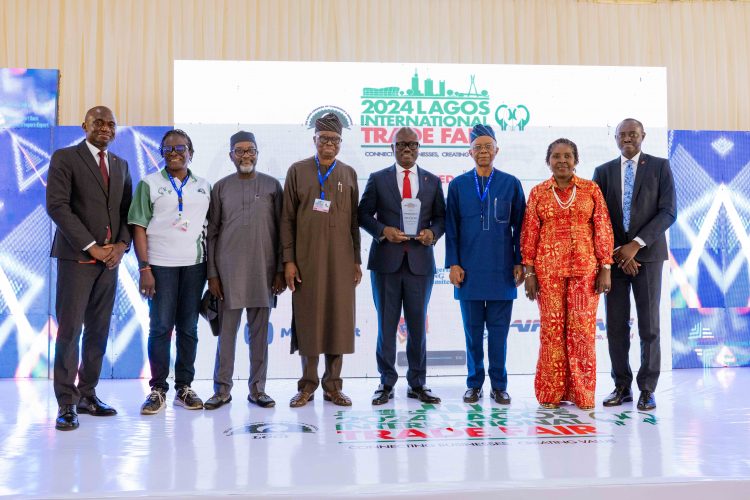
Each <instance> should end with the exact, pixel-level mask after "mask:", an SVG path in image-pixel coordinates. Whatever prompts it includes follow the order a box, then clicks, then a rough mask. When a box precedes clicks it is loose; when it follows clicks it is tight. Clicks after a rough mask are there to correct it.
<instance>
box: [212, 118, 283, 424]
mask: <svg viewBox="0 0 750 500" xmlns="http://www.w3.org/2000/svg"><path fill="white" fill-rule="evenodd" d="M229 143H230V151H229V158H230V159H231V160H232V162H233V163H234V165H235V167H236V168H237V172H236V173H234V174H231V175H228V176H226V177H224V178H223V179H221V180H220V181H218V182H217V183H216V184H215V185H214V187H213V189H212V190H211V207H210V209H209V213H208V238H207V239H208V289H209V291H210V292H211V293H212V294H213V295H214V296H215V297H217V298H218V299H219V301H220V305H219V319H220V333H219V342H218V345H217V348H216V365H215V367H214V395H213V396H212V397H211V398H210V399H209V400H208V401H206V403H205V404H204V408H205V409H207V410H213V409H216V408H219V407H220V406H222V405H224V404H226V403H228V402H230V401H231V400H232V396H231V394H230V391H231V390H232V373H233V372H234V353H235V345H236V342H237V330H238V328H239V326H240V321H241V319H242V310H243V309H244V310H246V311H247V324H248V326H249V330H250V335H249V343H250V378H249V379H248V386H249V390H250V393H249V394H248V396H247V399H248V401H250V402H251V403H254V404H257V405H258V406H261V407H263V408H270V407H272V406H274V405H275V404H276V403H275V402H274V400H273V399H272V398H271V397H270V396H269V395H268V394H266V393H265V385H266V371H267V368H268V318H269V315H270V312H271V308H272V307H273V306H274V303H275V295H278V294H280V293H281V292H283V291H284V290H285V289H286V285H285V283H284V276H283V272H282V270H283V268H282V265H281V261H280V253H279V222H280V219H281V206H282V196H283V191H282V189H281V184H280V183H279V181H278V180H276V179H274V178H273V177H271V176H269V175H266V174H262V173H259V172H256V170H255V166H256V164H257V162H258V154H259V152H258V147H257V143H256V142H255V136H254V135H253V134H252V133H250V132H244V131H240V132H237V133H236V134H234V135H233V136H232V137H231V138H230V141H229Z"/></svg>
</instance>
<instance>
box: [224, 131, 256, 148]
mask: <svg viewBox="0 0 750 500" xmlns="http://www.w3.org/2000/svg"><path fill="white" fill-rule="evenodd" d="M245 141H249V142H252V143H253V144H257V143H256V142H255V136H254V135H253V133H252V132H245V131H244V130H240V131H239V132H237V133H236V134H234V135H233V136H232V137H230V138H229V147H230V148H233V147H234V145H235V144H237V143H238V142H245Z"/></svg>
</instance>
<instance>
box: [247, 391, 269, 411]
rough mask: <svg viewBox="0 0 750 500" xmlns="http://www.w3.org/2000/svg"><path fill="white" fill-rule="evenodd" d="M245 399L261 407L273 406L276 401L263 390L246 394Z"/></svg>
mask: <svg viewBox="0 0 750 500" xmlns="http://www.w3.org/2000/svg"><path fill="white" fill-rule="evenodd" d="M247 400H248V401H250V402H251V403H254V404H256V405H258V406H260V407H261V408H273V407H274V406H276V401H274V400H273V398H272V397H271V396H269V395H268V394H266V393H265V392H258V393H256V394H248V395H247Z"/></svg>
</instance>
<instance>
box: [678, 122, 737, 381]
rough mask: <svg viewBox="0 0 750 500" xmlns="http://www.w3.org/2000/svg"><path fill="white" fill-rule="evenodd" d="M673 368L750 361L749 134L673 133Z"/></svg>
mask: <svg viewBox="0 0 750 500" xmlns="http://www.w3.org/2000/svg"><path fill="white" fill-rule="evenodd" d="M669 159H670V163H671V165H672V171H673V172H674V177H675V185H676V189H677V222H676V223H675V224H674V225H673V226H672V228H671V229H670V233H669V238H670V241H669V245H670V252H671V255H670V260H671V272H672V290H671V297H672V364H673V367H674V368H695V367H718V366H748V365H750V287H749V286H748V284H749V283H750V274H749V271H748V258H750V133H747V132H715V131H686V130H675V131H671V132H670V140H669Z"/></svg>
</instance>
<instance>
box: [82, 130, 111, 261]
mask: <svg viewBox="0 0 750 500" xmlns="http://www.w3.org/2000/svg"><path fill="white" fill-rule="evenodd" d="M86 146H87V147H88V148H89V151H91V155H92V156H93V157H94V162H96V165H97V166H99V151H101V150H100V149H99V148H97V147H96V146H94V145H93V144H91V143H90V142H89V141H86ZM104 164H105V165H106V166H107V175H109V155H107V150H106V149H105V150H104ZM95 244H96V241H92V242H91V243H89V244H88V245H86V246H85V247H83V251H84V252H85V251H86V250H88V249H89V248H91V247H93V246H94V245H95Z"/></svg>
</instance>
